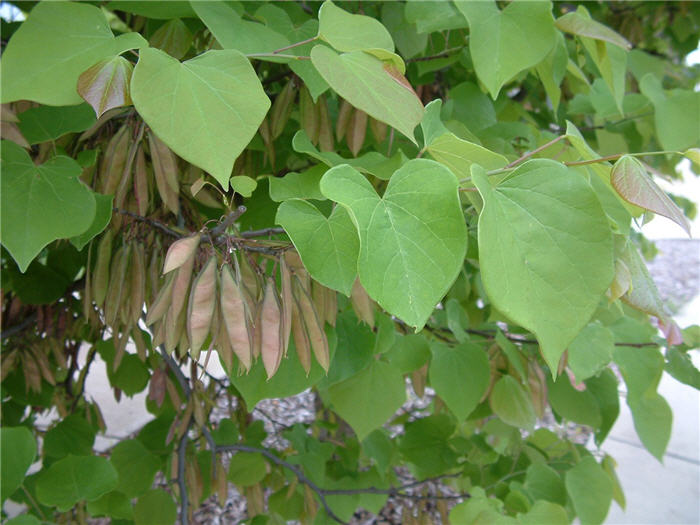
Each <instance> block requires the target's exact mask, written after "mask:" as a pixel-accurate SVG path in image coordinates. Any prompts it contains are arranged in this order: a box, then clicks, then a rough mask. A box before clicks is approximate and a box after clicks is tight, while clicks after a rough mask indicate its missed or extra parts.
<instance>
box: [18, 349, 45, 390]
mask: <svg viewBox="0 0 700 525" xmlns="http://www.w3.org/2000/svg"><path fill="white" fill-rule="evenodd" d="M22 372H23V373H24V384H25V391H27V392H28V391H29V390H32V391H34V392H41V372H40V371H39V365H37V363H36V361H35V360H34V356H32V355H31V354H30V353H29V352H22Z"/></svg>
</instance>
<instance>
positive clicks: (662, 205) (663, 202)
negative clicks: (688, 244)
mask: <svg viewBox="0 0 700 525" xmlns="http://www.w3.org/2000/svg"><path fill="white" fill-rule="evenodd" d="M610 181H611V182H612V185H613V188H615V190H617V193H619V194H620V196H621V197H622V198H623V199H625V200H626V201H627V202H631V203H632V204H636V205H637V206H640V207H642V208H645V209H647V210H649V211H653V212H654V213H658V214H659V215H663V216H664V217H668V218H669V219H671V220H672V221H673V222H675V223H676V224H678V225H679V226H680V227H681V228H683V229H684V230H685V231H686V233H687V234H688V235H689V236H690V224H689V223H688V219H687V218H686V216H685V215H683V212H682V211H681V210H680V208H678V206H676V204H675V203H674V202H673V201H672V200H671V198H670V197H669V196H668V195H666V192H665V191H664V190H662V189H661V188H659V186H657V184H656V183H655V182H654V179H652V178H651V176H649V174H648V173H647V170H646V168H644V165H643V164H642V163H641V162H640V161H639V160H638V159H636V158H634V157H630V156H629V155H623V156H622V157H620V158H619V159H618V161H617V162H616V163H615V165H614V166H613V169H612V172H611V173H610Z"/></svg>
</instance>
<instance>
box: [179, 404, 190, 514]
mask: <svg viewBox="0 0 700 525" xmlns="http://www.w3.org/2000/svg"><path fill="white" fill-rule="evenodd" d="M192 419H193V418H192V414H190V416H189V421H188V422H187V428H186V429H185V432H184V433H183V434H182V437H181V438H180V444H179V445H178V449H177V485H178V487H179V488H180V524H181V525H188V524H189V506H190V502H189V494H188V493H187V481H186V480H185V456H186V453H187V441H188V439H189V436H188V435H187V433H188V432H189V429H190V425H192Z"/></svg>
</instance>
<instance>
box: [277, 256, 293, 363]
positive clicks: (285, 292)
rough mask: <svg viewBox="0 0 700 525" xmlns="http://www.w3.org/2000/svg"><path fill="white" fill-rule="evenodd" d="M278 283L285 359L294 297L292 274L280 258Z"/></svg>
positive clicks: (283, 259) (282, 258) (290, 329)
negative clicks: (279, 286)
mask: <svg viewBox="0 0 700 525" xmlns="http://www.w3.org/2000/svg"><path fill="white" fill-rule="evenodd" d="M280 282H281V284H282V294H281V295H282V297H281V301H282V323H283V329H284V334H283V342H282V349H283V350H284V355H285V357H286V356H287V348H289V336H290V334H291V331H292V306H294V297H293V296H292V274H291V272H290V271H289V267H288V266H287V263H286V262H285V258H284V257H280Z"/></svg>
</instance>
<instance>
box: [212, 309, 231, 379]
mask: <svg viewBox="0 0 700 525" xmlns="http://www.w3.org/2000/svg"><path fill="white" fill-rule="evenodd" d="M219 304H221V303H220V302H219ZM217 316H218V317H219V318H220V319H219V326H218V329H217V332H216V333H217V335H216V341H215V345H216V350H217V352H219V360H220V361H221V364H222V365H224V369H225V370H226V372H227V373H228V374H231V373H232V372H233V348H231V341H230V339H229V336H228V332H227V331H226V323H224V320H223V319H222V318H221V307H219V308H218V312H217ZM212 332H213V330H212Z"/></svg>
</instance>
